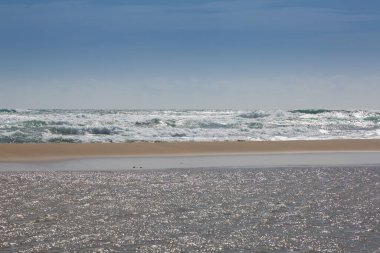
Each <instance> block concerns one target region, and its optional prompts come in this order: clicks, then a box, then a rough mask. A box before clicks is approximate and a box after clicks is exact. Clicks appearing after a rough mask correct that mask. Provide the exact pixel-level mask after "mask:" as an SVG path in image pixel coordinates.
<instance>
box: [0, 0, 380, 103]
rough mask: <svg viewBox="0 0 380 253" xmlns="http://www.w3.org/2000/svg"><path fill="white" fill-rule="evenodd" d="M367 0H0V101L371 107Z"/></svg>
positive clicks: (377, 65)
mask: <svg viewBox="0 0 380 253" xmlns="http://www.w3.org/2000/svg"><path fill="white" fill-rule="evenodd" d="M379 94H380V1H378V0H360V1H358V0H307V1H306V0H0V108H9V107H10V108H125V109H148V108H149V109H150V108H153V109H168V108H173V109H183V108H194V109H202V108H211V109H227V108H228V109H292V108H335V109H354V108H362V109H380V99H379Z"/></svg>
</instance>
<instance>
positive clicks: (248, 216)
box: [0, 166, 380, 252]
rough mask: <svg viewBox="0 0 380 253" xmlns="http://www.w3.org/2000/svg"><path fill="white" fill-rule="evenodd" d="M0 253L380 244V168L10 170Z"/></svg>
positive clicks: (0, 184)
mask: <svg viewBox="0 0 380 253" xmlns="http://www.w3.org/2000/svg"><path fill="white" fill-rule="evenodd" d="M0 188H1V194H0V252H379V250H380V243H379V242H380V198H379V196H380V167H376V166H372V167H368V166H367V167H362V166H356V167H313V168H311V167H308V168H266V169H260V168H256V169H236V168H231V169H226V168H224V169H170V170H169V169H166V170H140V171H137V170H129V171H108V172H107V171H103V172H101V171H98V172H95V171H87V172H86V171H82V172H79V171H66V172H62V171H61V172H52V171H50V172H43V171H34V172H1V173H0Z"/></svg>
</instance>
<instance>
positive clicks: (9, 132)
mask: <svg viewBox="0 0 380 253" xmlns="http://www.w3.org/2000/svg"><path fill="white" fill-rule="evenodd" d="M373 138H380V112H379V111H366V110H352V111H348V110H326V109H297V110H292V111H284V110H274V111H262V110H252V111H238V110H236V111H234V110H220V111H218V110H166V111H158V110H14V109H0V143H43V142H70V143H91V142H119V143H121V142H136V141H137V142H141V141H142V142H157V141H169V142H170V141H250V140H323V139H373Z"/></svg>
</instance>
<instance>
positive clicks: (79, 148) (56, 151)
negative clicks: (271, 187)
mask: <svg viewBox="0 0 380 253" xmlns="http://www.w3.org/2000/svg"><path fill="white" fill-rule="evenodd" d="M372 151H380V140H376V139H373V140H315V141H314V140H313V141H257V142H254V141H252V142H162V143H88V144H86V143H84V144H50V143H49V144H0V162H28V161H49V160H64V159H76V158H95V157H140V156H141V157H144V156H191V155H196V156H199V155H227V154H230V155H233V154H259V153H305V152H307V153H311V152H372Z"/></svg>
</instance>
